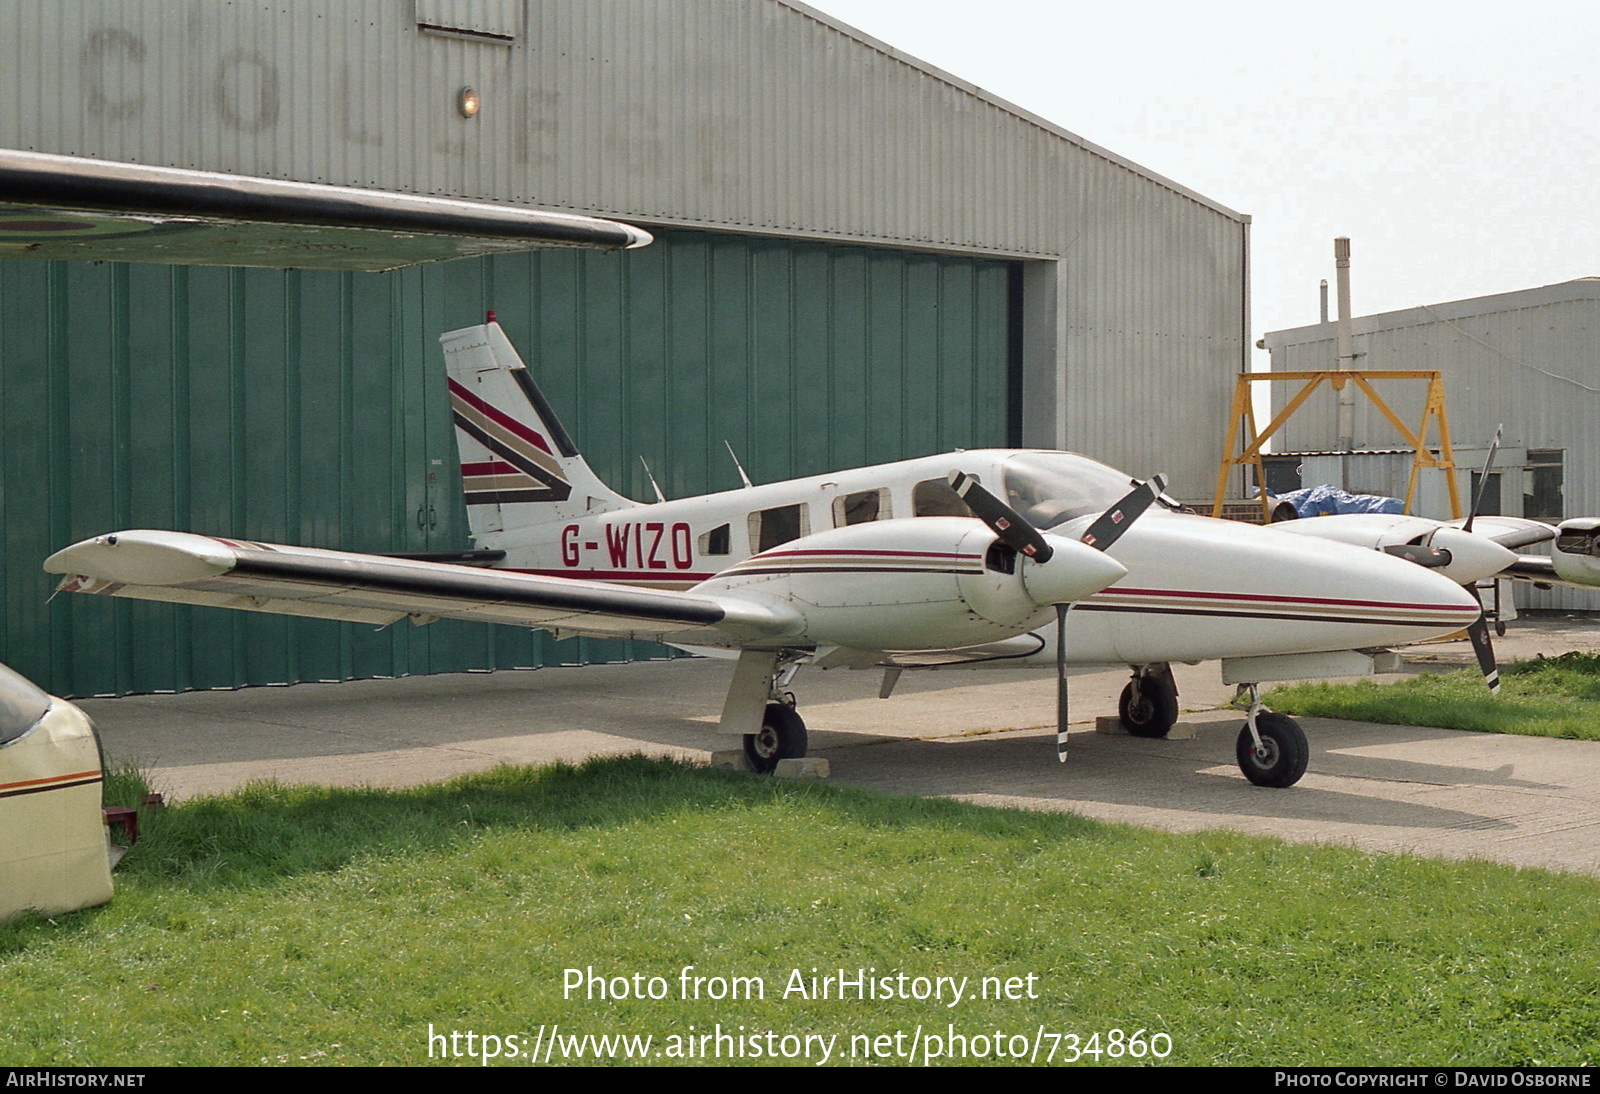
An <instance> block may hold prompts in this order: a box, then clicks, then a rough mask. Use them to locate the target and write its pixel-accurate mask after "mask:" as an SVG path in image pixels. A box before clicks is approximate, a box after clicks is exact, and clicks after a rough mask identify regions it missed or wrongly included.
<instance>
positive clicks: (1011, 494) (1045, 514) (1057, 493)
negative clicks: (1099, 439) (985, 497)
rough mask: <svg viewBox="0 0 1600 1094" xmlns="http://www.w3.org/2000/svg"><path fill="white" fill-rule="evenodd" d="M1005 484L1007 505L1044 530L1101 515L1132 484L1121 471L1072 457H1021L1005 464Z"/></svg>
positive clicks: (1033, 454) (1052, 454) (1036, 454)
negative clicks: (1084, 517) (1078, 518)
mask: <svg viewBox="0 0 1600 1094" xmlns="http://www.w3.org/2000/svg"><path fill="white" fill-rule="evenodd" d="M1002 479H1003V481H1004V483H1005V491H1006V504H1007V505H1009V506H1011V508H1013V509H1015V510H1016V511H1017V512H1018V513H1020V514H1021V515H1022V516H1024V517H1026V518H1027V519H1028V521H1029V523H1031V524H1032V525H1033V526H1034V527H1035V528H1040V529H1043V528H1051V527H1054V526H1055V525H1057V524H1060V523H1061V522H1062V521H1064V520H1071V519H1072V518H1073V517H1082V516H1088V515H1090V514H1093V515H1095V516H1098V515H1099V514H1101V513H1103V512H1105V511H1106V510H1107V509H1109V508H1110V507H1111V506H1112V505H1113V504H1115V503H1116V502H1117V501H1120V500H1121V499H1122V497H1123V496H1124V495H1126V494H1127V493H1128V491H1129V490H1131V489H1132V488H1133V485H1134V480H1132V479H1130V478H1128V476H1127V475H1125V474H1123V473H1122V472H1121V471H1117V470H1115V469H1113V468H1110V467H1107V466H1106V465H1105V464H1103V463H1096V462H1095V461H1094V460H1091V459H1089V458H1088V457H1087V456H1079V455H1076V454H1074V453H1071V452H1021V453H1018V454H1017V455H1015V456H1012V457H1011V458H1010V459H1008V460H1006V462H1005V465H1004V467H1003V469H1002ZM1163 504H1168V503H1166V501H1165V499H1163Z"/></svg>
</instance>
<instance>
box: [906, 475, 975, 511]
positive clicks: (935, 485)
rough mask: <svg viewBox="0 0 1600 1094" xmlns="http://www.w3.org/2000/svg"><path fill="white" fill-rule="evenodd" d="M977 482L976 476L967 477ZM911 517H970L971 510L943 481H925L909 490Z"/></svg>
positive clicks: (948, 484)
mask: <svg viewBox="0 0 1600 1094" xmlns="http://www.w3.org/2000/svg"><path fill="white" fill-rule="evenodd" d="M968 477H969V478H971V479H972V481H973V482H978V481H979V479H978V476H976V475H970V476H968ZM911 515H912V516H914V517H970V516H972V510H971V509H968V508H967V503H966V502H964V501H962V500H961V495H960V494H958V493H956V492H955V489H954V488H953V487H951V485H950V483H949V482H947V481H946V480H944V479H927V480H926V481H923V482H919V483H917V485H916V486H914V487H912V488H911Z"/></svg>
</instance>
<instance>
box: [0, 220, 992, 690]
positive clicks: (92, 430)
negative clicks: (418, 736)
mask: <svg viewBox="0 0 1600 1094" xmlns="http://www.w3.org/2000/svg"><path fill="white" fill-rule="evenodd" d="M1008 276H1009V272H1008V267H1007V264H1005V263H1001V262H974V261H972V260H969V259H962V258H954V257H948V256H946V257H939V256H930V255H919V254H914V253H910V252H903V251H883V250H873V249H869V248H861V247H842V246H831V245H824V244H817V243H804V242H789V243H785V242H778V241H764V240H759V239H750V238H739V237H732V236H725V235H711V234H708V233H700V232H687V231H685V232H667V233H663V235H662V236H661V237H659V238H658V241H657V243H656V244H655V245H654V246H652V247H649V248H646V249H644V250H642V251H636V252H628V253H626V254H611V255H596V254H584V253H580V252H569V251H552V252H544V253H538V254H531V255H516V256H499V257H495V258H492V259H486V260H465V261H461V262H454V263H446V264H442V265H437V266H430V267H423V268H421V269H416V270H408V271H402V272H399V273H394V274H337V273H314V272H287V273H280V272H276V271H264V270H228V269H186V268H166V267H159V266H128V265H115V264H106V265H88V264H78V263H70V264H68V263H49V264H44V263H29V262H17V261H0V548H3V550H0V589H3V591H4V596H5V605H6V618H5V628H4V632H3V635H0V638H3V641H0V661H5V662H7V663H9V664H11V665H12V666H13V667H15V668H16V669H18V670H19V671H21V672H23V673H24V674H26V675H28V676H30V677H32V678H34V679H36V680H38V681H39V682H40V683H41V684H43V685H45V686H47V687H49V688H50V689H51V690H53V691H55V692H56V693H57V694H70V695H90V694H108V693H122V692H129V691H153V690H169V689H186V688H215V687H236V686H240V685H244V684H262V683H277V682H285V681H299V680H325V679H344V678H352V677H367V676H388V675H399V674H406V673H420V672H441V671H455V670H462V669H468V668H490V667H510V666H521V665H533V664H542V663H553V662H554V663H564V662H573V661H584V660H602V659H610V658H615V657H618V656H623V655H627V654H628V653H630V652H644V653H649V652H652V651H653V650H654V648H653V647H650V648H646V649H644V650H642V651H630V650H628V649H624V648H619V647H618V646H617V645H616V644H611V643H599V642H594V641H589V640H582V641H578V642H568V643H561V644H556V643H551V642H549V640H548V639H546V638H545V637H543V636H541V635H536V634H532V633H530V632H524V631H518V630H515V629H512V628H506V627H487V626H474V625H468V624H461V623H455V622H451V621H440V622H437V623H434V624H430V625H429V626H426V627H422V628H414V627H410V626H395V627H391V628H388V629H386V630H383V631H376V630H373V629H372V628H367V627H358V626H351V625H342V624H333V623H325V622H320V621H311V620H289V619H286V618H279V617H269V616H250V615H246V614H243V613H231V612H224V611H208V610H204V609H193V610H191V609H182V608H176V607H172V606H166V605H155V604H136V603H110V602H107V601H105V600H102V599H100V598H90V597H71V596H64V597H58V598H56V599H55V601H54V602H52V603H50V604H48V605H47V604H46V602H45V601H46V597H47V595H48V591H49V588H50V582H49V579H48V578H47V577H46V575H44V574H43V573H42V572H41V570H40V569H39V564H40V562H41V561H42V560H43V559H44V558H45V556H46V555H48V554H49V553H50V552H51V551H53V550H55V549H57V548H59V547H61V546H64V545H66V544H68V543H71V542H75V541H76V540H78V539H81V538H84V537H87V536H90V535H95V534H98V533H101V532H106V531H112V530H115V529H117V528H126V527H156V528H179V529H184V530H193V531H199V532H205V533H210V534H217V535H237V536H243V537H248V538H252V539H261V540H268V541H277V542H289V543H302V544H308V545H315V546H328V547H339V548H347V549H351V550H363V551H379V550H419V549H427V548H435V549H438V548H449V547H460V546H465V545H466V524H465V515H464V511H463V506H462V504H461V501H460V487H459V477H458V472H457V469H456V457H455V447H454V445H455V442H454V437H453V435H452V434H451V432H450V428H449V415H448V409H447V406H446V403H445V401H444V399H443V396H442V379H441V377H442V375H443V360H442V357H441V355H440V351H439V348H438V335H439V334H440V333H441V332H443V331H445V330H449V329H453V328H455V327H460V326H465V325H468V324H471V323H475V322H480V321H481V316H482V313H481V308H482V307H483V306H484V304H485V303H489V304H490V305H492V306H493V307H494V308H495V310H496V312H497V314H498V316H499V318H500V320H501V322H502V324H503V325H504V326H505V327H506V330H507V332H508V333H509V334H510V336H511V337H512V339H513V341H514V342H515V343H516V344H517V345H518V347H519V349H520V350H521V351H522V352H523V354H524V356H525V358H526V359H527V360H528V362H529V364H530V367H532V368H533V369H534V371H535V374H536V375H537V376H538V377H539V379H540V382H541V384H542V385H543V386H544V388H545V390H546V392H547V394H548V395H549V397H550V399H551V400H552V402H553V403H554V405H555V406H556V407H557V408H558V410H559V411H560V412H561V413H562V414H563V418H564V420H565V421H566V424H567V426H568V428H569V430H570V432H572V434H573V435H574V437H575V438H576V439H577V441H578V443H579V444H580V445H582V446H583V448H584V450H585V453H586V455H588V456H589V458H590V460H591V462H592V463H593V464H594V466H595V468H596V470H597V471H598V472H599V473H600V474H601V475H603V476H605V477H606V478H607V479H608V480H609V481H610V482H611V483H612V484H613V485H614V486H616V487H617V488H618V489H621V490H622V491H623V492H625V493H629V494H631V495H632V496H635V497H645V496H648V488H647V487H646V486H645V484H644V482H643V476H642V473H641V471H640V469H639V463H638V457H639V456H640V455H643V456H644V457H645V458H646V459H648V460H649V461H650V463H651V466H652V468H653V469H654V471H655V473H656V477H657V479H658V480H659V481H660V482H661V485H662V487H663V489H664V490H666V491H667V493H668V495H669V496H682V495H685V494H693V493H701V492H704V491H707V490H710V489H725V488H730V487H733V486H736V485H737V482H738V480H737V478H736V475H735V472H734V471H733V468H732V466H731V464H730V463H729V462H728V460H727V456H726V453H725V451H724V450H723V447H722V442H723V440H724V439H726V440H728V441H731V442H732V443H733V445H734V446H735V448H736V449H737V450H738V451H739V453H740V455H741V457H742V458H743V459H744V461H745V465H746V467H747V469H748V470H749V471H750V473H751V475H752V476H753V477H755V478H757V479H764V480H770V479H776V478H783V477H787V476H791V475H798V474H811V473H817V472H822V471H826V470H828V469H830V468H835V467H843V466H851V465H855V464H860V463H866V462H873V461H879V460H887V459H894V458H900V457H902V456H909V455H918V454H922V453H927V452H934V451H940V450H945V449H950V448H955V447H978V446H986V445H997V444H1003V443H1005V441H1006V437H1005V435H1004V430H1005V422H1006V419H1007V412H1006V401H1007V391H1006V377H1007V371H1008V370H1007V346H1008V326H1007V324H1008V311H1007V300H1008V295H1007V284H1008Z"/></svg>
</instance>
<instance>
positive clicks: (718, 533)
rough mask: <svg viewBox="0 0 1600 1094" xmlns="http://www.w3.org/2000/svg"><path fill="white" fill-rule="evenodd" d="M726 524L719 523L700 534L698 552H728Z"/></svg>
mask: <svg viewBox="0 0 1600 1094" xmlns="http://www.w3.org/2000/svg"><path fill="white" fill-rule="evenodd" d="M728 540H729V535H728V526H727V525H726V524H719V525H717V526H716V527H715V528H713V529H711V531H709V532H702V533H701V535H700V553H701V554H702V555H725V554H727V553H728Z"/></svg>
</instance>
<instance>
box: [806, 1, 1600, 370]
mask: <svg viewBox="0 0 1600 1094" xmlns="http://www.w3.org/2000/svg"><path fill="white" fill-rule="evenodd" d="M809 2H810V3H811V5H812V6H813V7H815V8H818V9H820V10H822V11H824V12H826V13H828V14H829V15H831V16H833V17H834V18H836V19H838V20H840V21H842V22H844V23H848V24H849V25H851V26H854V27H857V28H858V29H860V30H863V31H866V32H867V33H868V34H870V35H872V36H873V37H876V38H879V39H882V40H883V41H885V42H887V43H888V44H889V45H891V46H894V47H895V48H896V49H898V50H900V51H902V52H905V53H909V54H911V55H912V56H914V57H918V58H920V59H921V60H924V61H927V62H929V63H931V64H933V65H935V66H937V67H939V68H942V69H944V70H945V71H947V72H950V73H952V74H954V75H956V76H959V77H961V78H962V79H965V80H967V81H969V82H970V83H974V84H977V85H978V86H979V87H982V88H984V89H985V90H986V91H989V92H991V93H993V94H995V95H998V96H999V97H1000V98H1002V99H1006V100H1008V101H1010V102H1012V103H1015V104H1017V105H1018V106H1021V107H1024V108H1026V109H1027V110H1030V111H1032V112H1033V113H1035V114H1038V115H1040V116H1042V117H1044V118H1046V119H1048V120H1050V121H1052V122H1054V123H1055V124H1057V125H1059V126H1061V127H1062V128H1064V129H1066V130H1068V131H1069V132H1072V133H1076V134H1078V135H1079V136H1081V137H1084V138H1086V139H1087V140H1089V141H1092V142H1094V143H1095V144H1098V145H1100V146H1102V147H1104V148H1107V149H1109V150H1111V151H1112V152H1115V153H1117V154H1118V155H1120V156H1123V157H1124V158H1126V159H1130V160H1132V161H1134V162H1135V163H1138V164H1140V165H1142V166H1144V167H1147V168H1149V169H1150V170H1152V171H1154V172H1156V173H1157V174H1160V175H1164V176H1166V177H1167V178H1169V179H1172V180H1173V181H1175V182H1178V183H1181V184H1183V185H1184V186H1186V187H1188V188H1189V189H1191V190H1195V191H1198V192H1199V193H1201V194H1204V195H1206V196H1207V197H1209V198H1211V199H1213V200H1214V201H1217V202H1220V203H1221V204H1223V205H1226V206H1228V207H1229V208H1231V209H1235V210H1237V211H1239V212H1242V213H1247V214H1249V215H1250V216H1251V218H1252V225H1251V229H1250V232H1251V237H1250V238H1251V252H1252V261H1251V286H1252V291H1251V296H1252V301H1251V320H1250V323H1251V329H1252V332H1253V333H1252V340H1254V339H1256V338H1259V337H1261V335H1262V334H1264V333H1265V332H1267V331H1269V330H1280V329H1284V328H1287V327H1296V326H1303V325H1305V324H1308V323H1315V322H1317V321H1318V282H1319V281H1320V280H1321V279H1323V278H1326V279H1327V280H1328V281H1329V284H1330V286H1331V285H1332V283H1333V280H1334V265H1333V239H1334V237H1335V236H1340V235H1345V236H1349V237H1350V239H1351V251H1352V269H1351V282H1352V290H1351V297H1352V304H1353V311H1354V314H1356V315H1358V316H1359V315H1365V314H1370V313H1374V312H1382V311H1393V310H1396V309H1400V308H1408V307H1414V306H1416V305H1418V304H1435V303H1440V302H1443V301H1449V300H1459V299H1463V298H1466V297H1472V296H1481V295H1486V294H1490V293H1497V292H1511V291H1514V290H1517V289H1525V288H1531V287H1534V286H1538V285H1548V284H1552V283H1554V282H1557V281H1566V280H1569V279H1571V278H1575V277H1587V276H1600V76H1597V72H1600V4H1597V3H1594V2H1593V0H1588V2H1585V3H1575V2H1571V0H1531V2H1526V3H1521V4H1512V3H1488V2H1485V0H1463V2H1457V3H1452V4H1445V3H1436V2H1432V0H1389V2H1388V3H1371V2H1368V0H1348V2H1343V3H1339V4H1327V5H1316V6H1312V5H1304V4H1290V3H1283V2H1281V0H1280V2H1277V3H1258V2H1246V0H1213V2H1211V3H1198V2H1195V3H1172V2H1168V0H1134V2H1123V3H1105V2H1100V3H1095V4H1086V3H1073V2H1070V0H1055V2H1049V3H1047V2H1041V0H983V2H981V3H978V2H973V0H809ZM1330 293H1331V289H1330ZM1253 367H1255V368H1262V369H1264V368H1266V367H1267V362H1266V359H1265V355H1264V354H1258V360H1257V361H1256V362H1255V363H1254V365H1253Z"/></svg>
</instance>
